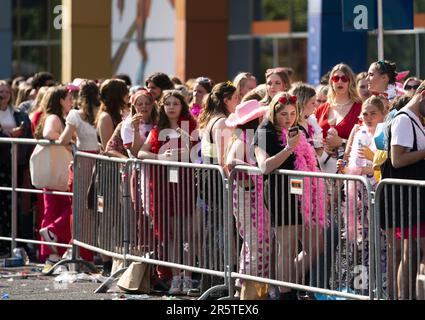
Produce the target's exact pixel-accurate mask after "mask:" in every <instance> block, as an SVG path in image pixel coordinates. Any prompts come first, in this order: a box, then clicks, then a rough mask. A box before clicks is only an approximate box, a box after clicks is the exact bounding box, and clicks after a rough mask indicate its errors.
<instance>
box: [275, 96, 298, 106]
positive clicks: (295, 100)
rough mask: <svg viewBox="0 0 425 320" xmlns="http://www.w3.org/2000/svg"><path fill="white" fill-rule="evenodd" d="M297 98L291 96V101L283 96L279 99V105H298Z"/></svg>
mask: <svg viewBox="0 0 425 320" xmlns="http://www.w3.org/2000/svg"><path fill="white" fill-rule="evenodd" d="M297 100H298V99H297V97H296V96H290V97H289V99H288V98H287V97H286V96H283V97H281V98H280V99H279V103H281V104H288V103H296V102H297Z"/></svg>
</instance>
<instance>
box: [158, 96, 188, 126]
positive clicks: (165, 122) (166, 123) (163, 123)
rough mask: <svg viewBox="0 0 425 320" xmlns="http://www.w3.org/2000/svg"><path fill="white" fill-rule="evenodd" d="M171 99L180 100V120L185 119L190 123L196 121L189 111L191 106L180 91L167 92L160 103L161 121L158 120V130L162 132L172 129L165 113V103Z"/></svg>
mask: <svg viewBox="0 0 425 320" xmlns="http://www.w3.org/2000/svg"><path fill="white" fill-rule="evenodd" d="M169 97H175V98H177V99H179V101H180V103H181V106H182V110H181V112H180V118H182V117H183V118H185V120H188V121H195V120H194V119H193V117H192V115H191V113H190V111H189V105H188V104H187V102H186V100H185V98H184V97H183V95H182V94H181V93H180V91H178V90H167V91H164V96H163V97H162V98H161V101H160V102H159V120H158V129H159V130H160V131H161V130H163V129H168V128H170V127H171V124H170V120H169V119H168V117H167V114H166V113H165V101H166V100H167V99H168V98H169Z"/></svg>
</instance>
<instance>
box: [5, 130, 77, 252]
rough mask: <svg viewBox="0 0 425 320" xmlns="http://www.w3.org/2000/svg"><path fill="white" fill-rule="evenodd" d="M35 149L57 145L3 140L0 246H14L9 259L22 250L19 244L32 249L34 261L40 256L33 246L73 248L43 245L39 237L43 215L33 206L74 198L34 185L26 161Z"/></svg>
mask: <svg viewBox="0 0 425 320" xmlns="http://www.w3.org/2000/svg"><path fill="white" fill-rule="evenodd" d="M36 145H43V146H54V145H56V144H55V143H54V142H52V141H48V140H35V139H21V138H0V210H1V212H0V215H2V216H1V217H0V245H1V242H2V241H7V242H10V243H11V248H10V249H11V250H10V252H9V253H8V256H11V255H12V252H13V249H15V248H16V247H18V246H20V245H18V243H23V244H26V245H27V246H28V247H27V249H28V248H30V249H32V252H31V253H32V254H33V255H34V257H37V256H38V253H39V249H38V248H37V247H36V246H32V247H31V245H41V244H44V245H51V246H55V247H62V248H71V245H69V244H68V243H61V242H56V243H51V242H46V241H41V240H40V239H39V237H38V234H37V232H38V229H39V228H40V222H41V217H42V216H43V214H44V213H43V212H39V211H38V208H40V206H37V207H38V208H37V207H36V206H31V204H34V205H35V204H36V203H37V202H40V201H41V202H43V195H54V196H66V197H72V193H70V192H58V191H46V190H37V189H35V188H34V187H33V186H32V185H31V180H30V176H29V166H28V162H27V161H28V160H29V155H30V154H31V152H32V150H33V148H34V147H35V146H36ZM25 154H26V155H27V156H28V159H27V157H26V156H25ZM32 195H38V199H37V201H35V199H32ZM59 240H60V239H59ZM0 247H1V246H0Z"/></svg>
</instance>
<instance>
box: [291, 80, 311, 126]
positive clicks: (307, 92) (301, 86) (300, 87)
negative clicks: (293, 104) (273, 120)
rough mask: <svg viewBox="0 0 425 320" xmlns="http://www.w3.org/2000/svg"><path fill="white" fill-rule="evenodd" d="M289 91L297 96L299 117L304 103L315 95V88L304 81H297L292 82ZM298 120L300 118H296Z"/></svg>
mask: <svg viewBox="0 0 425 320" xmlns="http://www.w3.org/2000/svg"><path fill="white" fill-rule="evenodd" d="M289 93H290V94H291V95H294V96H296V97H297V111H298V117H301V114H302V113H303V112H304V107H305V106H306V104H307V103H308V102H309V101H310V99H311V98H313V97H314V96H315V95H316V90H315V89H314V88H313V87H312V86H310V85H308V84H306V83H302V82H297V83H294V85H293V86H292V88H291V90H289ZM300 120H301V119H300V118H298V119H297V121H298V122H299V121H300Z"/></svg>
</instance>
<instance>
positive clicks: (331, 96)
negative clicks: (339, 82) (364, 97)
mask: <svg viewBox="0 0 425 320" xmlns="http://www.w3.org/2000/svg"><path fill="white" fill-rule="evenodd" d="M337 71H341V72H342V73H344V75H345V76H346V77H347V78H348V79H349V85H348V97H349V98H350V99H351V100H352V101H354V102H361V99H360V97H359V95H358V93H357V88H356V79H355V77H354V73H353V70H351V68H350V67H349V66H348V65H346V64H345V63H340V64H337V65H336V66H335V67H333V69H332V71H331V73H330V75H329V92H328V101H329V102H330V103H331V104H334V103H335V102H336V92H335V89H334V87H333V86H332V77H333V76H334V74H335V72H337Z"/></svg>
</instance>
